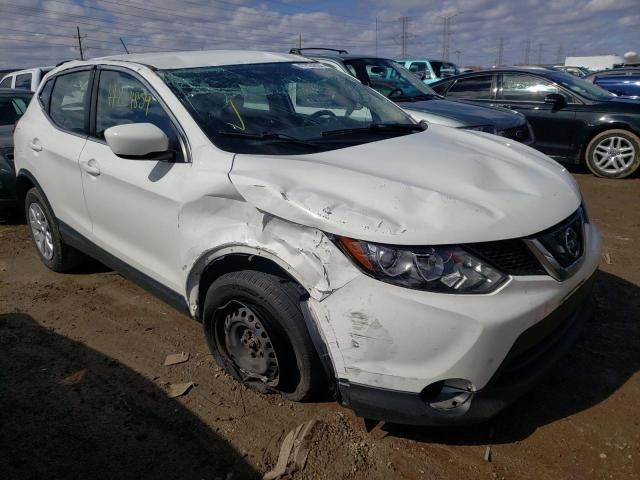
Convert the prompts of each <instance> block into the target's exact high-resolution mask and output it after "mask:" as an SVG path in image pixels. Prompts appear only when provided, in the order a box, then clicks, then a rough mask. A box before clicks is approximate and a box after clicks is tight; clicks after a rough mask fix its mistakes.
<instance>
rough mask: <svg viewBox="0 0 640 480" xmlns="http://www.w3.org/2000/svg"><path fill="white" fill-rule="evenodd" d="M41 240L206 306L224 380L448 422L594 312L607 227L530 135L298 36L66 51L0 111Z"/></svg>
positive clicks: (403, 419)
mask: <svg viewBox="0 0 640 480" xmlns="http://www.w3.org/2000/svg"><path fill="white" fill-rule="evenodd" d="M15 163H16V171H17V175H18V180H17V185H18V191H19V193H20V194H21V196H22V198H23V199H24V201H25V208H26V215H27V219H28V222H29V224H30V226H31V230H32V233H33V239H34V242H35V244H36V247H37V250H38V253H39V255H40V257H41V258H42V261H43V262H44V263H45V264H46V265H47V266H48V267H49V268H51V269H52V270H54V271H64V270H68V269H70V268H72V267H73V266H74V265H76V264H77V262H78V261H79V260H81V258H82V255H81V254H80V252H83V253H84V254H88V255H90V256H93V257H95V258H98V259H100V260H101V261H103V262H104V263H105V264H107V265H109V266H111V267H113V268H115V269H117V270H119V271H120V272H122V273H123V274H124V275H126V276H128V277H129V278H131V279H133V280H134V281H137V282H139V283H141V284H142V285H143V286H146V287H147V288H149V289H150V290H151V291H153V292H155V293H156V294H159V295H160V296H162V297H163V298H165V299H167V300H168V301H170V302H171V303H172V304H173V305H176V306H178V307H181V308H184V309H186V310H188V312H189V313H190V314H191V315H192V316H193V317H195V318H198V319H200V320H201V321H202V323H203V325H204V332H205V335H206V339H207V341H208V344H209V346H210V348H211V351H212V352H213V354H214V356H215V358H216V360H217V361H218V362H219V363H220V365H222V366H223V367H224V368H225V369H226V371H227V372H228V373H229V374H231V375H233V376H234V377H235V378H237V379H238V380H240V381H242V382H245V383H246V384H247V385H250V386H252V387H254V388H256V389H258V390H260V391H275V392H279V393H281V394H282V395H284V396H285V397H287V398H290V399H292V400H302V399H304V398H308V397H309V396H310V395H311V394H312V393H313V392H316V391H319V390H324V389H330V388H332V389H333V391H334V393H335V395H336V397H337V398H338V399H339V401H340V402H341V403H342V404H343V405H347V406H350V407H352V408H353V409H354V410H355V411H356V412H357V413H358V414H359V415H362V416H364V417H367V418H372V419H383V420H387V421H394V422H400V423H417V424H451V423H464V422H475V421H480V420H483V419H486V418H489V417H491V416H492V415H494V414H496V413H497V412H498V411H500V410H501V409H502V408H503V407H504V406H506V405H507V404H508V403H509V402H510V401H512V400H513V399H514V398H515V397H516V396H518V395H520V394H522V393H523V392H524V391H525V390H526V389H527V388H528V387H529V386H530V385H531V384H533V383H534V381H535V380H536V379H537V378H539V376H540V375H541V374H542V373H543V372H544V371H545V370H547V368H548V367H549V366H550V365H551V364H552V363H553V361H554V360H555V359H556V358H557V357H558V356H559V355H560V353H562V352H563V351H564V350H566V348H567V347H568V346H569V345H570V344H571V343H572V341H573V340H574V339H575V337H576V335H577V332H578V331H579V327H580V325H581V323H582V322H583V321H584V320H585V319H586V318H587V317H588V316H589V313H590V308H589V307H590V304H591V302H590V301H589V295H590V290H591V286H592V283H593V275H594V272H595V271H596V268H597V264H598V259H599V256H600V255H599V251H600V238H599V234H598V232H597V230H596V227H595V226H594V225H593V224H592V223H591V222H590V221H589V219H588V217H587V215H586V212H585V210H584V207H583V206H582V201H581V196H580V192H579V190H578V188H577V186H576V184H575V182H574V180H573V179H572V177H571V176H570V175H569V174H568V173H567V172H566V171H565V170H564V169H563V168H562V167H561V166H559V165H558V164H557V163H555V162H554V161H552V160H550V159H549V158H548V157H546V156H544V155H542V154H541V153H538V152H536V151H534V150H532V149H530V148H528V147H526V146H523V145H521V144H519V143H516V142H511V141H509V140H505V139H503V138H500V137H496V136H492V135H488V134H484V133H481V132H469V131H461V130H457V129H452V128H447V127H440V126H436V125H431V126H428V128H427V125H426V124H423V123H416V122H415V121H414V120H412V119H411V118H410V117H409V116H408V115H406V114H405V113H404V112H403V111H402V110H401V109H400V108H398V107H397V106H396V105H394V104H393V103H392V102H391V101H389V100H387V99H386V98H384V97H382V96H381V95H379V94H377V93H376V92H374V91H373V90H371V89H369V88H367V87H365V86H363V85H361V84H360V83H359V82H357V81H354V80H352V79H350V78H349V77H347V76H345V75H343V74H341V73H339V72H337V71H335V70H334V69H332V68H329V67H326V66H323V65H322V64H319V63H316V62H313V61H308V60H306V59H304V58H300V57H299V56H291V55H280V54H273V53H261V52H224V51H212V52H190V53H166V54H164V53H159V54H147V55H142V54H141V55H126V56H121V57H109V58H102V59H95V60H90V61H84V62H69V63H65V64H64V65H62V66H60V67H58V68H56V69H55V70H53V71H52V72H51V73H50V74H49V75H48V76H47V78H46V79H45V81H44V82H43V84H42V85H41V87H40V88H39V91H38V92H37V95H36V99H35V100H34V101H32V102H31V104H30V105H29V108H28V109H27V112H26V113H25V115H24V116H23V117H22V120H21V121H20V122H19V124H18V126H17V128H16V130H15Z"/></svg>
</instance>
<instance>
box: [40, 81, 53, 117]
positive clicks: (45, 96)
mask: <svg viewBox="0 0 640 480" xmlns="http://www.w3.org/2000/svg"><path fill="white" fill-rule="evenodd" d="M52 90H53V78H51V79H49V80H47V83H45V84H44V87H42V90H40V95H39V96H38V99H39V100H40V105H42V108H44V110H45V112H47V113H48V112H49V101H50V100H51V91H52Z"/></svg>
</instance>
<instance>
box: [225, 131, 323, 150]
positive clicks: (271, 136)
mask: <svg viewBox="0 0 640 480" xmlns="http://www.w3.org/2000/svg"><path fill="white" fill-rule="evenodd" d="M218 135H222V136H225V137H238V138H246V139H249V140H258V141H262V140H264V141H274V142H280V143H291V144H294V145H304V146H305V147H313V148H317V149H318V150H325V147H323V146H322V145H318V144H317V143H314V142H311V141H307V140H303V139H301V138H296V137H292V136H290V135H286V134H284V133H275V132H273V133H262V134H258V133H244V132H226V131H224V130H221V131H219V132H218Z"/></svg>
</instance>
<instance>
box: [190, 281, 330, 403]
mask: <svg viewBox="0 0 640 480" xmlns="http://www.w3.org/2000/svg"><path fill="white" fill-rule="evenodd" d="M300 299H301V294H300V291H299V290H298V289H297V288H296V286H295V285H294V284H293V283H292V282H291V281H290V280H288V279H285V278H282V277H280V276H278V275H274V274H269V273H264V272H259V271H254V270H244V271H239V272H231V273H227V274H225V275H222V276H221V277H220V278H218V279H217V280H215V281H214V282H213V283H212V284H211V286H210V287H209V290H208V291H207V295H206V299H205V302H204V310H203V317H202V318H203V324H204V332H205V336H206V339H207V343H208V345H209V349H210V350H211V353H212V354H213V357H214V358H215V360H216V362H217V363H218V365H220V366H221V367H222V368H224V369H225V370H226V372H227V373H228V374H230V375H231V376H232V377H234V378H235V379H236V380H239V381H241V382H243V383H244V384H246V385H247V386H249V387H251V388H253V389H255V390H257V391H259V392H261V393H267V392H278V393H280V394H281V395H283V396H284V397H286V398H288V399H290V400H294V401H300V400H304V399H306V398H308V397H309V396H310V395H311V394H312V393H313V392H315V391H317V390H318V389H319V388H320V387H321V386H322V384H323V375H324V373H323V370H322V367H321V365H320V361H319V359H318V356H317V354H316V351H315V349H314V347H313V343H312V341H311V338H310V336H309V332H308V331H307V328H306V324H305V321H304V317H303V313H302V311H301V309H300Z"/></svg>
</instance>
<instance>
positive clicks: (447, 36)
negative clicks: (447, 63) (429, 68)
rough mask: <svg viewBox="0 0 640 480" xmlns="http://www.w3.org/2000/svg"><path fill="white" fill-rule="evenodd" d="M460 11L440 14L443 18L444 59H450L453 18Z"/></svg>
mask: <svg viewBox="0 0 640 480" xmlns="http://www.w3.org/2000/svg"><path fill="white" fill-rule="evenodd" d="M457 15H459V13H453V14H451V15H439V17H440V18H442V60H449V46H450V41H451V19H452V18H453V17H455V16H457Z"/></svg>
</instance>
